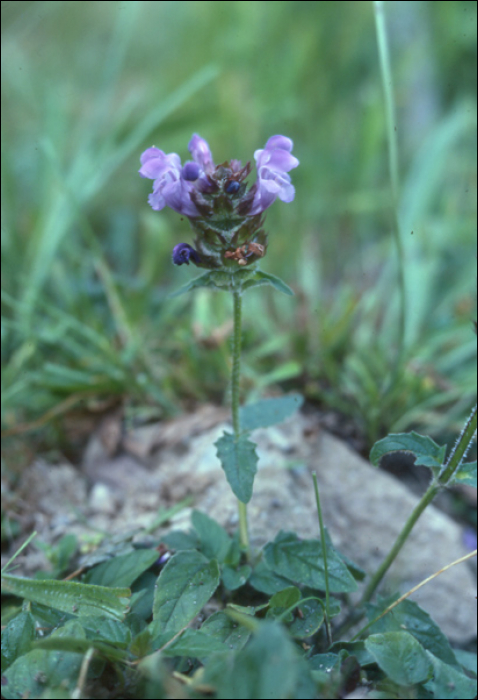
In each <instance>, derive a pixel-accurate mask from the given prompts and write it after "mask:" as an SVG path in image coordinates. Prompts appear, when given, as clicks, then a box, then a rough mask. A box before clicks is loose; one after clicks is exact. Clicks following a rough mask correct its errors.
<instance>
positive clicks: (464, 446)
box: [361, 406, 477, 604]
mask: <svg viewBox="0 0 478 700" xmlns="http://www.w3.org/2000/svg"><path fill="white" fill-rule="evenodd" d="M476 420H477V407H476V406H475V407H474V409H473V411H472V412H471V415H470V417H469V418H468V420H467V422H466V425H465V427H464V429H463V431H462V433H461V435H460V437H459V438H458V440H457V443H456V445H455V447H454V448H453V450H452V452H451V454H450V457H449V459H448V462H447V463H446V465H445V467H444V468H443V471H442V472H441V474H440V476H439V477H438V478H435V479H433V481H432V483H431V484H430V486H429V487H428V489H427V490H426V492H425V493H424V494H423V496H422V498H421V499H420V501H419V502H418V503H417V505H416V507H415V508H414V510H413V512H412V514H411V515H410V517H409V518H408V520H407V522H406V523H405V525H404V527H403V530H402V531H401V533H400V534H399V536H398V537H397V539H396V541H395V544H394V545H393V547H392V549H391V550H390V552H389V553H388V555H387V556H386V557H385V559H384V560H383V562H382V564H381V565H380V566H379V568H378V569H377V571H376V572H375V574H374V575H373V576H372V579H371V581H370V583H369V584H368V586H367V588H366V589H365V592H364V594H363V596H362V600H361V603H362V604H363V603H366V602H367V601H369V600H370V599H371V597H372V596H373V594H374V593H375V591H376V589H377V587H378V586H379V584H380V582H381V581H382V579H383V577H384V576H385V574H386V573H387V571H388V570H389V568H390V566H391V565H392V564H393V562H394V561H395V559H396V557H397V555H398V553H399V551H400V550H401V548H402V547H403V545H404V544H405V542H406V541H407V539H408V536H409V535H410V533H411V531H412V529H413V527H414V525H415V523H416V522H417V520H418V518H419V517H420V515H421V514H422V513H423V511H424V510H425V509H426V508H427V506H429V505H430V503H431V502H432V501H433V499H434V498H435V496H436V495H437V493H438V492H439V491H441V489H442V488H443V487H444V486H445V485H446V484H447V483H448V481H449V480H450V479H451V477H452V476H453V474H454V472H455V471H456V469H457V468H458V467H459V466H460V464H461V461H462V460H463V458H464V456H465V455H466V453H467V451H468V449H469V447H470V445H471V443H472V441H473V438H474V436H475V433H476Z"/></svg>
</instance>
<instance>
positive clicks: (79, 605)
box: [2, 574, 131, 620]
mask: <svg viewBox="0 0 478 700" xmlns="http://www.w3.org/2000/svg"><path fill="white" fill-rule="evenodd" d="M2 587H3V590H4V591H5V592H7V593H12V594H13V595H16V596H18V597H19V598H26V599H27V600H31V601H34V602H36V603H41V604H42V605H46V606H48V607H52V608H56V610H61V611H62V612H67V613H72V614H74V615H106V616H107V617H113V618H116V619H117V620H121V619H122V618H123V616H124V615H125V614H126V612H127V611H128V609H129V608H128V606H129V596H130V595H131V591H130V590H129V589H128V588H105V587H103V586H93V585H91V584H88V583H77V582H76V581H36V580H33V579H28V578H20V577H17V576H10V575H7V574H5V575H4V576H2Z"/></svg>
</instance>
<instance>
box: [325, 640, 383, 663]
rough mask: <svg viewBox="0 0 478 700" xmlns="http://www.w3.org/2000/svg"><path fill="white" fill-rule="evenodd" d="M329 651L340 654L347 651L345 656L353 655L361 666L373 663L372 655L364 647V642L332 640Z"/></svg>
mask: <svg viewBox="0 0 478 700" xmlns="http://www.w3.org/2000/svg"><path fill="white" fill-rule="evenodd" d="M329 651H331V652H333V653H335V654H340V652H343V653H345V652H346V653H347V656H355V658H356V659H357V660H358V662H359V664H360V665H361V666H372V665H374V664H375V660H374V657H373V656H372V654H370V652H369V651H368V650H367V649H366V648H365V642H364V641H362V640H360V641H358V642H334V644H332V646H331V647H330V650H329Z"/></svg>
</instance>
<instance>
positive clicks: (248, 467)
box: [214, 433, 258, 503]
mask: <svg viewBox="0 0 478 700" xmlns="http://www.w3.org/2000/svg"><path fill="white" fill-rule="evenodd" d="M214 444H215V446H216V447H217V456H218V457H219V459H220V460H221V466H222V468H223V469H224V471H225V473H226V478H227V480H228V482H229V485H230V487H231V489H232V490H233V493H234V495H235V496H236V497H237V498H238V499H239V500H240V501H242V502H243V503H248V502H249V501H250V500H251V497H252V487H253V484H254V477H255V475H256V472H257V461H258V457H257V454H256V446H255V444H254V443H253V442H251V441H250V440H248V439H247V437H246V436H245V435H240V436H239V437H238V438H237V439H236V438H235V437H234V435H233V434H232V433H224V435H223V436H222V437H221V438H219V440H217V441H216V442H215V443H214Z"/></svg>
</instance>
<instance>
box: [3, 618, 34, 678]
mask: <svg viewBox="0 0 478 700" xmlns="http://www.w3.org/2000/svg"><path fill="white" fill-rule="evenodd" d="M34 639H35V620H34V619H33V615H32V614H31V613H30V612H20V613H19V614H18V615H16V616H15V617H14V618H13V620H10V622H9V623H8V625H6V627H5V628H4V629H3V630H2V673H4V672H5V670H6V669H7V668H8V667H9V666H11V665H12V663H13V662H14V661H15V659H17V658H18V657H19V656H21V655H22V654H26V653H27V651H29V649H30V645H31V643H32V641H33V640H34Z"/></svg>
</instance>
